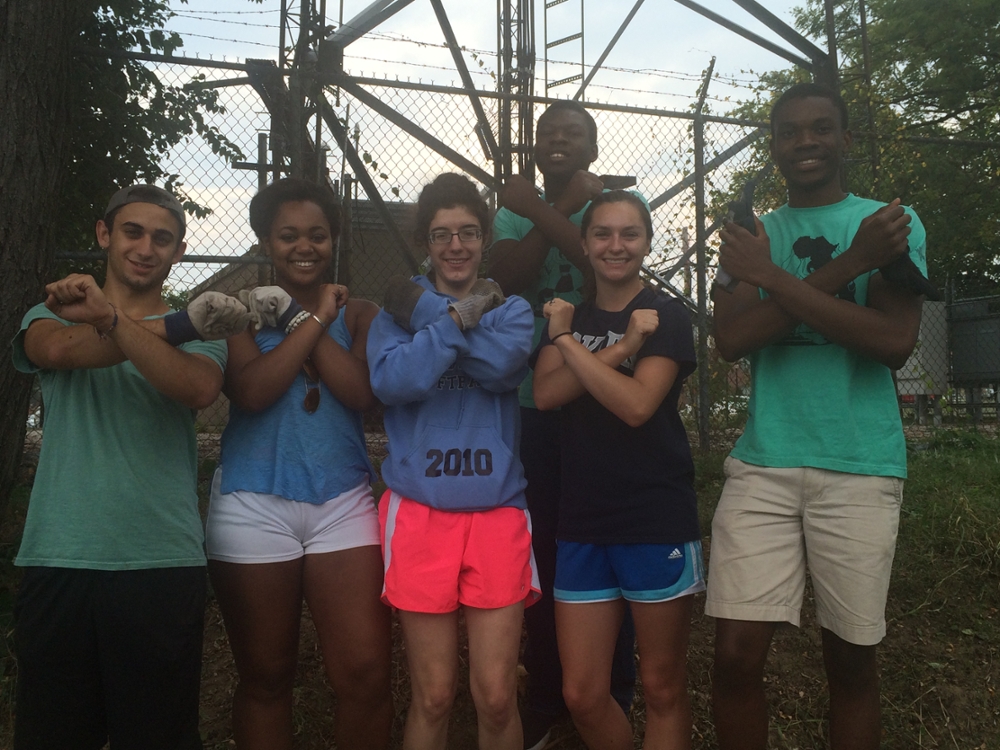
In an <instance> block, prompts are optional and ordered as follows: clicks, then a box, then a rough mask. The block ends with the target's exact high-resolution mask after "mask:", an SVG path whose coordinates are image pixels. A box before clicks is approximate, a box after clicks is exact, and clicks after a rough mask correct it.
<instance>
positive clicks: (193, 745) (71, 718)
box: [14, 567, 207, 750]
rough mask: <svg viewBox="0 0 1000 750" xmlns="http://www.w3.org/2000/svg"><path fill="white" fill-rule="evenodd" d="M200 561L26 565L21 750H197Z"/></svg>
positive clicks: (21, 598) (21, 609) (20, 642)
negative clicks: (105, 566)
mask: <svg viewBox="0 0 1000 750" xmlns="http://www.w3.org/2000/svg"><path fill="white" fill-rule="evenodd" d="M206 589H207V582H206V576H205V568H204V567H193V568H158V569H150V570H116V571H102V570H74V569H67V568H41V567H33V568H27V569H25V573H24V580H23V582H22V584H21V589H20V591H19V593H18V598H17V603H16V605H15V608H14V648H15V650H16V652H17V668H18V672H17V675H18V679H17V705H16V712H17V713H16V718H15V722H14V748H15V750H100V748H101V747H103V746H104V744H105V743H107V742H110V743H111V750H200V748H201V747H202V744H201V736H200V733H199V731H198V691H199V687H200V683H201V649H202V638H203V633H204V621H205V596H206Z"/></svg>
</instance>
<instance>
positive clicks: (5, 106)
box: [0, 0, 93, 512]
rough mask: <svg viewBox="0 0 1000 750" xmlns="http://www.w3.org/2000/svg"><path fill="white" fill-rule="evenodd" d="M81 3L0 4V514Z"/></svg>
mask: <svg viewBox="0 0 1000 750" xmlns="http://www.w3.org/2000/svg"><path fill="white" fill-rule="evenodd" d="M89 6H90V3H87V2H78V1H77V0H47V2H36V1H35V0H0V346H2V347H3V349H4V351H3V353H2V354H0V512H2V510H3V508H4V506H5V505H6V503H7V500H8V499H9V497H10V492H11V490H12V489H13V487H14V484H15V481H16V479H17V471H18V468H19V466H20V463H21V456H22V453H23V450H24V433H25V423H26V418H27V411H28V408H27V407H28V396H29V393H30V389H31V378H30V377H26V376H24V375H20V374H18V373H17V372H16V371H15V370H14V367H13V364H12V362H11V357H10V350H9V349H7V347H8V345H9V342H10V341H11V339H12V338H13V337H14V335H15V334H16V333H17V331H18V330H19V328H20V323H21V317H22V316H23V315H24V312H25V311H26V310H27V309H28V308H29V307H31V306H32V305H34V304H35V303H37V302H40V301H41V300H42V287H43V286H44V284H45V283H47V282H48V281H50V280H51V279H49V273H50V269H51V268H52V266H53V263H52V257H53V251H52V248H51V247H50V244H49V238H50V237H51V231H50V228H51V227H52V226H53V225H54V223H55V222H57V221H58V213H57V210H58V206H57V205H56V196H57V195H58V191H59V188H60V186H61V184H62V178H63V175H64V173H65V165H66V162H67V151H68V144H69V134H70V128H71V122H70V112H71V107H70V97H71V95H72V91H71V87H70V85H69V81H70V77H69V72H70V69H71V66H72V64H73V46H74V42H75V40H76V37H77V36H78V34H79V31H80V24H81V19H83V18H85V17H86V15H85V14H86V13H87V12H91V13H92V12H93V8H91V7H89Z"/></svg>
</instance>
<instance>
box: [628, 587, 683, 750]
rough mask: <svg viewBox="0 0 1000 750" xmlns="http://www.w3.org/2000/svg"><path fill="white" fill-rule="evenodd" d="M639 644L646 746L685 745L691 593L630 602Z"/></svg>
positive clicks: (652, 749)
mask: <svg viewBox="0 0 1000 750" xmlns="http://www.w3.org/2000/svg"><path fill="white" fill-rule="evenodd" d="M631 606H632V617H633V619H634V620H635V633H636V639H637V641H638V644H639V674H640V677H641V678H642V692H643V695H644V696H645V699H646V737H645V740H644V742H643V747H644V748H646V750H690V747H691V726H692V719H691V698H690V696H689V695H688V686H687V650H688V640H689V637H690V635H691V610H692V608H693V606H694V597H693V596H684V597H681V598H680V599H673V600H672V601H669V602H656V603H651V604H640V603H636V602H633V603H632V605H631Z"/></svg>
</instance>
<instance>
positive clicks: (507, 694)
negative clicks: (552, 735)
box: [465, 602, 524, 750]
mask: <svg viewBox="0 0 1000 750" xmlns="http://www.w3.org/2000/svg"><path fill="white" fill-rule="evenodd" d="M523 620H524V602H518V603H517V604H512V605H511V606H509V607H503V608H501V609H477V608H475V607H465V624H466V627H467V628H468V630H469V685H470V687H471V689H472V700H473V702H474V703H475V704H476V718H477V719H478V722H479V747H480V750H520V748H521V746H522V744H523V737H522V736H521V717H520V716H519V715H518V713H517V654H518V650H519V649H520V646H521V623H522V621H523Z"/></svg>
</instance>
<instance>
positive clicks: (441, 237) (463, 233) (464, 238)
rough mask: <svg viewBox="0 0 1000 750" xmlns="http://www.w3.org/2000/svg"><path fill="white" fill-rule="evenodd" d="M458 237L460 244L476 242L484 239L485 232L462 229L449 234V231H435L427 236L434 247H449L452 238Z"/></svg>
mask: <svg viewBox="0 0 1000 750" xmlns="http://www.w3.org/2000/svg"><path fill="white" fill-rule="evenodd" d="M456 235H457V236H458V240H459V242H475V241H476V240H481V239H482V238H483V230H481V229H480V228H479V227H462V228H461V229H459V230H458V231H457V232H449V231H448V230H447V229H435V230H434V231H433V232H431V233H430V234H429V235H427V241H428V242H429V243H430V244H432V245H447V244H448V243H449V242H451V238H452V237H455V236H456Z"/></svg>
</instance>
